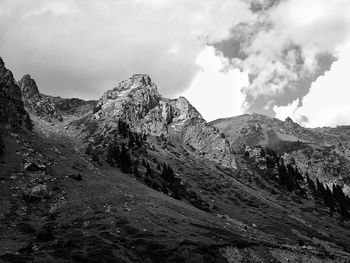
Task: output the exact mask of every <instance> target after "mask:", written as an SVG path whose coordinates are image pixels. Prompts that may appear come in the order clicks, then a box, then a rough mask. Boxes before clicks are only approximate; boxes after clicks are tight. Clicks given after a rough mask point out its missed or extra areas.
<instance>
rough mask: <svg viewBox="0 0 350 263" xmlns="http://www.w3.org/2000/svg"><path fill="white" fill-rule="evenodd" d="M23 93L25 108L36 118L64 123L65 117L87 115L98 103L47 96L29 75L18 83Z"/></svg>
mask: <svg viewBox="0 0 350 263" xmlns="http://www.w3.org/2000/svg"><path fill="white" fill-rule="evenodd" d="M18 85H19V87H20V88H21V91H22V97H23V101H24V105H25V108H26V109H27V110H28V111H29V112H30V113H32V114H34V115H35V116H37V117H39V118H41V119H43V120H46V121H48V122H52V121H54V120H55V121H63V118H64V117H66V118H67V117H71V116H72V115H74V116H80V115H84V114H85V113H87V112H88V111H89V110H91V108H92V107H93V106H94V105H95V104H96V101H84V100H81V99H77V98H70V99H67V98H61V97H53V96H49V95H45V94H42V93H40V92H39V89H38V86H37V84H36V82H35V80H34V79H32V77H31V76H30V75H29V74H27V75H24V76H23V77H22V79H21V80H20V81H19V82H18Z"/></svg>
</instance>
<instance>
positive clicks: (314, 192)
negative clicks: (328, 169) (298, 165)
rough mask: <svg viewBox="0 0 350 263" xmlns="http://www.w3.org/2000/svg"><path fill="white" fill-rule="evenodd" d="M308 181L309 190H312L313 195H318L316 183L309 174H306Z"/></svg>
mask: <svg viewBox="0 0 350 263" xmlns="http://www.w3.org/2000/svg"><path fill="white" fill-rule="evenodd" d="M306 181H307V184H308V186H309V189H310V190H311V192H312V193H313V194H316V185H315V183H314V181H312V180H311V179H310V177H309V174H308V173H306Z"/></svg>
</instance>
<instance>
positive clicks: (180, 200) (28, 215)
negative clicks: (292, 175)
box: [0, 71, 350, 263]
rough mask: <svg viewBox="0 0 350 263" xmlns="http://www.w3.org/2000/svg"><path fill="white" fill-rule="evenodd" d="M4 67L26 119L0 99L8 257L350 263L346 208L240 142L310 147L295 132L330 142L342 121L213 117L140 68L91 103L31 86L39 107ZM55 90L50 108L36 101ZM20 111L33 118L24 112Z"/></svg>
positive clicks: (3, 241)
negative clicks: (332, 126) (318, 124)
mask: <svg viewBox="0 0 350 263" xmlns="http://www.w3.org/2000/svg"><path fill="white" fill-rule="evenodd" d="M1 72H3V71H1ZM8 76H11V77H12V74H10V73H9V71H5V74H2V75H0V83H1V85H2V86H1V89H0V91H1V90H6V91H8V90H14V91H16V93H14V95H13V98H12V97H11V96H12V95H11V94H12V93H6V94H10V95H6V96H3V97H1V99H2V100H3V101H2V104H0V105H11V104H7V101H4V98H6V99H8V100H9V101H15V102H16V103H17V104H18V105H20V106H21V107H20V111H19V113H18V114H19V115H16V120H18V121H17V122H15V123H16V124H17V123H20V124H21V125H20V126H18V125H17V126H16V127H17V129H16V130H13V129H12V128H11V127H10V126H11V123H12V122H13V119H14V117H13V116H12V115H11V116H9V114H10V112H11V111H10V110H7V108H5V110H1V113H2V115H1V118H0V122H1V131H0V132H1V135H2V138H3V140H2V141H3V155H2V157H0V158H1V159H0V160H1V161H0V162H1V164H0V181H1V183H0V192H1V198H0V207H1V210H0V260H2V261H3V262H180V261H181V262H223V263H230V262H349V258H350V246H349V244H350V242H349V241H350V227H349V226H350V222H349V221H348V219H347V218H346V216H343V215H341V214H340V213H338V212H334V213H333V214H332V216H330V215H329V209H328V207H327V206H326V205H325V204H324V203H323V202H322V200H321V199H320V198H318V197H315V196H313V195H312V194H311V193H310V191H309V190H308V189H307V186H306V178H303V179H301V180H299V181H303V182H304V183H303V184H301V185H302V188H303V189H304V190H305V191H304V192H305V193H304V194H300V191H299V189H297V190H295V191H294V190H293V191H290V190H289V189H288V188H286V187H285V186H283V185H281V184H279V182H278V180H276V179H275V176H276V173H278V171H277V168H276V167H277V166H271V167H270V166H269V168H266V169H260V168H261V166H259V165H260V164H266V161H267V159H266V156H269V155H265V157H264V158H262V157H261V156H257V155H255V156H254V155H252V156H246V154H245V151H246V148H244V149H243V151H241V150H240V149H241V148H242V147H241V146H242V144H245V146H250V147H251V148H254V147H255V146H258V145H263V146H266V145H268V146H269V147H272V148H273V147H274V146H276V149H277V150H278V153H279V154H281V155H283V154H284V153H285V152H287V153H288V154H290V155H291V154H295V155H296V154H302V153H303V152H298V151H295V149H290V148H288V147H289V144H290V143H293V145H294V143H296V144H298V143H299V144H301V145H302V147H300V151H302V150H305V149H311V148H312V149H314V148H315V149H316V146H314V145H318V146H319V147H325V149H326V147H329V145H327V143H331V142H333V140H334V141H335V140H336V139H337V138H339V137H340V135H339V133H341V134H344V136H345V133H346V132H345V131H343V130H341V129H340V130H336V131H334V132H333V131H327V133H326V131H319V130H309V129H305V128H302V127H300V126H298V125H297V124H294V123H291V122H290V121H289V120H288V121H287V122H281V121H278V120H276V119H269V118H268V117H264V116H259V115H254V116H253V117H252V116H250V115H246V116H240V117H238V118H237V119H235V118H233V119H230V120H229V122H227V121H226V120H225V121H226V122H222V120H219V121H215V122H213V123H207V122H206V121H205V120H204V119H203V118H202V116H201V114H200V113H199V112H198V111H197V110H196V109H195V108H194V107H193V106H192V105H191V104H190V102H189V101H187V100H186V99H185V98H177V99H168V98H163V97H162V96H161V95H160V94H159V93H158V90H157V86H156V84H155V83H153V82H152V80H151V78H150V77H149V76H147V75H143V74H137V75H133V76H132V77H130V78H129V79H128V80H125V81H122V82H120V83H119V84H118V85H117V86H116V87H115V88H113V89H111V90H109V91H106V92H105V94H104V95H103V96H102V97H101V98H100V99H99V100H98V101H96V102H95V101H90V102H84V101H83V100H79V99H63V98H56V97H51V96H48V95H42V94H41V93H40V91H39V89H38V87H36V89H34V90H35V94H36V95H35V96H36V98H35V105H36V106H38V105H39V108H34V107H32V106H33V105H32V104H31V103H32V102H33V101H28V99H27V97H26V95H25V92H24V91H25V90H28V89H26V88H25V87H27V86H28V85H27V84H25V83H24V84H23V81H22V82H20V86H18V85H17V84H16V83H15V82H14V80H13V77H12V79H11V80H10V81H8ZM26 78H28V77H26ZM5 80H7V81H5ZM3 83H4V84H3ZM21 83H22V84H21ZM29 83H31V84H30V85H31V86H33V85H34V84H33V82H32V81H30V82H29ZM20 87H21V89H22V95H21V96H23V100H24V103H23V101H22V98H21V97H19V96H18V91H20ZM19 94H21V93H19ZM38 94H39V95H38ZM47 103H49V104H50V109H52V110H50V111H45V110H43V111H42V110H41V109H47V107H46V106H45V105H47ZM42 105H43V106H42ZM51 106H52V107H51ZM4 107H5V106H3V108H4ZM6 107H7V106H6ZM0 109H2V108H0ZM26 110H27V111H28V112H29V114H30V120H31V123H32V129H29V128H31V127H27V126H26V125H24V124H23V125H22V119H23V120H24V119H26V118H27V119H28V117H26V116H29V115H28V113H27V112H26ZM52 113H55V114H52ZM56 113H57V114H56ZM56 116H61V117H58V118H56ZM20 120H21V121H20ZM231 120H232V122H231ZM260 122H263V124H259V125H260V127H259V125H257V124H256V123H260ZM254 125H255V126H254ZM265 127H267V128H265ZM243 128H244V129H245V130H244V129H243ZM273 129H276V131H275V132H274V133H273V135H271V134H270V133H272V132H271V131H272V130H273ZM277 129H279V130H278V131H277ZM242 130H243V131H244V132H241V131H242ZM245 131H247V132H245ZM322 136H323V137H322ZM298 141H299V142H298ZM271 142H273V143H271ZM284 142H288V143H287V144H284ZM321 142H322V144H321ZM286 145H287V146H288V147H287V148H284V147H286ZM277 146H278V147H277ZM310 147H311V148H310ZM343 147H344V149H347V148H346V147H347V146H346V145H344V146H343ZM298 149H299V148H298ZM322 149H323V148H322ZM336 149H340V148H336ZM315 151H316V150H315ZM345 152H346V151H345V150H344V160H345V161H347V160H348V159H347V156H346V154H345ZM337 156H338V155H337ZM339 156H340V155H339ZM256 157H258V162H256V159H255V158H256ZM260 157H261V159H259V158H260ZM276 158H277V157H276ZM295 159H296V160H297V158H296V157H295ZM297 163H298V164H299V163H300V164H301V161H299V162H297ZM300 167H301V165H300ZM300 169H301V168H300ZM315 169H316V168H315ZM314 176H319V175H318V174H314ZM327 178H328V177H327ZM344 178H345V175H344Z"/></svg>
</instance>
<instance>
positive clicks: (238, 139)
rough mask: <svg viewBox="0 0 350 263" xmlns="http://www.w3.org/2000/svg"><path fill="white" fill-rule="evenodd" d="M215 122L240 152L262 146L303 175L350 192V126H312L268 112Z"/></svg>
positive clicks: (214, 124) (213, 123)
mask: <svg viewBox="0 0 350 263" xmlns="http://www.w3.org/2000/svg"><path fill="white" fill-rule="evenodd" d="M212 125H213V126H215V127H216V128H217V129H219V130H220V131H221V132H223V133H224V134H225V135H226V137H227V138H228V140H229V141H230V143H231V144H232V145H233V146H234V148H235V149H236V150H237V151H240V150H242V149H245V147H246V146H249V147H255V146H262V147H268V148H270V149H273V150H276V151H277V152H279V153H280V154H283V155H284V156H285V158H284V159H285V161H286V163H291V164H293V165H297V166H298V168H299V169H300V170H301V171H302V172H303V174H306V173H308V174H309V175H310V177H311V178H313V179H314V180H316V178H318V179H319V180H320V181H321V182H323V183H325V184H327V185H328V186H329V187H331V186H332V185H333V184H339V185H341V186H342V188H343V189H344V191H345V192H346V193H347V194H350V191H349V190H350V188H349V186H350V185H349V183H350V177H349V174H348V171H349V168H350V158H349V157H350V155H349V150H350V147H349V146H350V136H349V131H350V129H348V127H345V126H344V127H336V128H329V127H328V128H316V129H309V128H304V127H302V126H300V125H299V124H297V123H295V122H293V120H292V119H291V118H289V117H288V118H287V119H286V120H285V121H281V120H278V119H274V118H270V117H267V116H264V115H259V114H252V115H242V116H237V117H232V118H227V119H219V120H216V121H213V122H212Z"/></svg>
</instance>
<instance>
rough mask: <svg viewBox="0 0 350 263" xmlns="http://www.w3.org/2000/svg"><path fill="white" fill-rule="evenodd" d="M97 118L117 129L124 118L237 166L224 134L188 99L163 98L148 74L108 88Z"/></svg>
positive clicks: (137, 128)
mask: <svg viewBox="0 0 350 263" xmlns="http://www.w3.org/2000/svg"><path fill="white" fill-rule="evenodd" d="M93 119H94V120H97V121H98V122H99V123H103V124H104V130H109V131H111V130H113V128H116V127H117V121H118V120H119V119H122V120H123V121H125V122H127V123H128V124H129V126H130V127H131V128H132V130H133V131H135V132H139V133H143V134H150V135H153V136H165V137H169V138H178V139H180V140H181V142H182V143H184V144H185V145H189V146H191V147H192V148H193V149H195V151H196V152H197V154H198V155H200V156H201V157H203V158H206V159H209V160H212V161H215V162H217V163H220V164H222V165H223V166H226V167H233V168H236V162H235V159H234V157H233V155H232V149H231V147H230V144H229V142H228V141H227V140H226V139H225V138H224V137H223V135H222V134H221V133H220V132H219V131H218V130H217V129H215V128H214V127H213V126H211V125H210V124H208V123H207V122H206V121H205V120H204V119H203V118H202V116H201V115H200V113H199V112H198V111H197V110H196V109H195V108H194V107H193V106H192V105H191V104H190V103H189V102H188V100H187V99H185V98H183V97H180V98H178V99H165V98H162V97H161V95H160V94H159V93H158V91H157V87H156V85H155V84H154V83H153V82H152V81H151V79H150V77H149V76H147V75H142V74H138V75H134V76H132V77H131V78H130V79H128V80H126V81H123V82H121V83H119V84H118V86H117V87H116V88H114V89H113V90H110V91H107V92H106V93H105V94H104V95H103V96H102V98H101V99H100V100H99V101H98V103H97V105H96V107H95V109H94V115H93Z"/></svg>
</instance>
